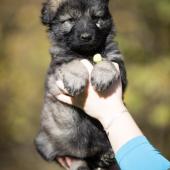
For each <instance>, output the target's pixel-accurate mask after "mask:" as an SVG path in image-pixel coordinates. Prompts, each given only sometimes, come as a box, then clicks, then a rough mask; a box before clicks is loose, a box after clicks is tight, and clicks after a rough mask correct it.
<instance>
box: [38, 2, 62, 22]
mask: <svg viewBox="0 0 170 170" xmlns="http://www.w3.org/2000/svg"><path fill="white" fill-rule="evenodd" d="M63 1H64V0H47V2H45V3H43V7H42V10H41V21H42V23H43V24H44V25H49V24H50V23H51V21H52V20H53V18H54V16H55V13H56V11H57V9H58V7H59V5H60V4H61V3H62V2H63Z"/></svg>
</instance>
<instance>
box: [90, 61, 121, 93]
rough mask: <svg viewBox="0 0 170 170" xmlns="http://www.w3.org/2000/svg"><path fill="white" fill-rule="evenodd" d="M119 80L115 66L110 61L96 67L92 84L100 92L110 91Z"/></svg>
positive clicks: (92, 75) (92, 74)
mask: <svg viewBox="0 0 170 170" xmlns="http://www.w3.org/2000/svg"><path fill="white" fill-rule="evenodd" d="M118 78H119V72H118V71H117V69H116V67H115V65H114V64H113V63H111V62H109V61H102V62H101V63H98V64H96V65H95V66H94V68H93V71H92V73H91V83H92V85H93V87H94V88H95V89H96V90H97V91H98V92H103V91H105V90H106V89H108V88H109V87H110V86H111V85H112V84H113V83H114V82H115V81H117V80H118Z"/></svg>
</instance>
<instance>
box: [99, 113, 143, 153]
mask: <svg viewBox="0 0 170 170" xmlns="http://www.w3.org/2000/svg"><path fill="white" fill-rule="evenodd" d="M106 115H107V114H106ZM111 116H112V115H110V118H109V117H107V121H106V119H103V120H101V123H102V124H103V126H104V128H105V130H106V133H107V134H108V138H109V140H110V143H111V145H112V148H113V150H114V152H115V153H116V152H117V151H118V150H119V149H120V148H121V147H122V146H123V145H124V144H125V143H127V142H128V141H130V140H131V139H133V138H135V137H137V136H142V135H143V134H142V132H141V130H140V129H139V127H138V126H137V124H136V123H135V121H134V119H133V118H132V116H131V115H130V113H129V112H128V111H126V110H124V111H123V112H122V113H120V115H119V116H118V117H115V119H113V120H112V118H111ZM108 120H110V121H111V122H110V123H111V124H109V127H107V124H106V122H107V123H109V122H108Z"/></svg>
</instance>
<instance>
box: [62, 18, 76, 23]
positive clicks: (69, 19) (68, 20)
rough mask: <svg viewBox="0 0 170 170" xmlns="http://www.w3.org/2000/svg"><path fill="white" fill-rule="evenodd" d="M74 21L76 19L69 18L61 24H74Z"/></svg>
mask: <svg viewBox="0 0 170 170" xmlns="http://www.w3.org/2000/svg"><path fill="white" fill-rule="evenodd" d="M74 21H75V19H74V18H68V19H66V20H61V23H66V22H69V23H73V22H74Z"/></svg>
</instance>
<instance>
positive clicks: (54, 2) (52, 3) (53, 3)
mask: <svg viewBox="0 0 170 170" xmlns="http://www.w3.org/2000/svg"><path fill="white" fill-rule="evenodd" d="M64 1H65V0H49V2H48V4H49V7H50V9H51V10H52V11H54V12H55V11H56V10H57V8H58V7H59V5H60V4H61V3H62V2H64Z"/></svg>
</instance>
